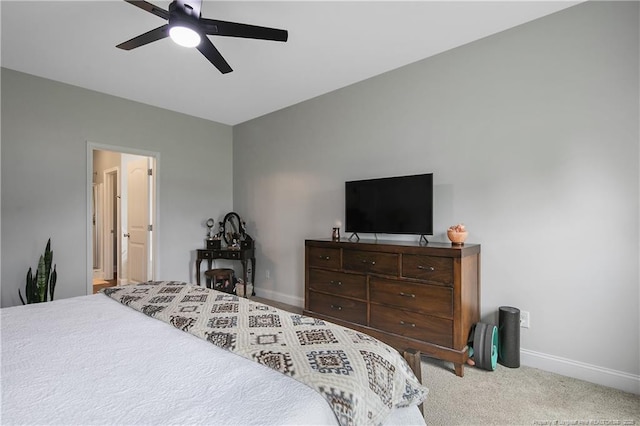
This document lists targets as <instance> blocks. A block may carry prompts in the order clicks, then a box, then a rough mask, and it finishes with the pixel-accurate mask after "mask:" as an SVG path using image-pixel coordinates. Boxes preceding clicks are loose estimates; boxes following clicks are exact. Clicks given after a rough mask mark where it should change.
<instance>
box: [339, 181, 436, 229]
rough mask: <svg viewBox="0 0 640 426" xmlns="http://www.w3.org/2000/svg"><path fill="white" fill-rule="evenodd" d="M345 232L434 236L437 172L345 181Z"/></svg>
mask: <svg viewBox="0 0 640 426" xmlns="http://www.w3.org/2000/svg"><path fill="white" fill-rule="evenodd" d="M345 231H346V232H352V233H356V234H358V233H374V234H418V235H433V173H428V174H421V175H412V176H396V177H387V178H379V179H367V180H356V181H350V182H345Z"/></svg>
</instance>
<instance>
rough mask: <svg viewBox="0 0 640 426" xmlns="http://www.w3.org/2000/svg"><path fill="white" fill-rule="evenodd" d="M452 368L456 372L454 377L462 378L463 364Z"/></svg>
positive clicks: (454, 365)
mask: <svg viewBox="0 0 640 426" xmlns="http://www.w3.org/2000/svg"><path fill="white" fill-rule="evenodd" d="M453 368H454V369H455V370H456V376H459V377H464V364H453Z"/></svg>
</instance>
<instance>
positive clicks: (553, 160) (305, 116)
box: [233, 2, 640, 392]
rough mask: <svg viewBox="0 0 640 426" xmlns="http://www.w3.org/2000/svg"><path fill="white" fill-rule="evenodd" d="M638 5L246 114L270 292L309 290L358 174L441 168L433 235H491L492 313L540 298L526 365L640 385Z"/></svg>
mask: <svg viewBox="0 0 640 426" xmlns="http://www.w3.org/2000/svg"><path fill="white" fill-rule="evenodd" d="M638 17H639V11H638V3H637V2H602V3H600V2H588V3H584V4H581V5H578V6H575V7H572V8H569V9H567V10H565V11H562V12H559V13H557V14H554V15H550V16H548V17H546V18H543V19H540V20H537V21H534V22H531V23H528V24H525V25H522V26H520V27H517V28H514V29H511V30H509V31H505V32H503V33H500V34H497V35H495V36H492V37H488V38H486V39H483V40H480V41H477V42H474V43H471V44H469V45H466V46H463V47H460V48H457V49H454V50H451V51H449V52H446V53H443V54H440V55H438V56H435V57H432V58H429V59H426V60H423V61H421V62H418V63H415V64H412V65H409V66H407V67H404V68H401V69H398V70H395V71H392V72H389V73H387V74H384V75H381V76H378V77H375V78H372V79H370V80H367V81H363V82H360V83H358V84H355V85H352V86H349V87H346V88H344V89H340V90H337V91H335V92H332V93H330V94H327V95H324V96H321V97H318V98H315V99H312V100H310V101H307V102H304V103H301V104H298V105H295V106H293V107H290V108H287V109H284V110H281V111H278V112H275V113H272V114H269V115H267V116H264V117H261V118H258V119H255V120H252V121H250V122H247V123H243V124H241V125H238V126H235V127H234V129H233V139H234V208H235V210H236V211H238V212H239V213H240V214H241V215H243V216H244V217H246V218H247V222H248V224H250V228H253V229H255V234H256V235H255V236H256V239H257V245H258V268H257V272H258V279H257V282H256V284H257V291H258V294H260V295H265V296H269V297H272V298H275V299H280V300H283V301H287V302H290V303H296V304H299V305H301V304H302V303H303V287H304V274H303V268H304V256H303V254H304V249H303V247H304V246H303V244H304V239H305V238H328V237H330V232H331V227H332V226H333V225H334V223H335V222H336V220H343V216H344V215H343V209H344V189H343V188H344V182H345V181H346V180H350V179H360V178H370V177H382V176H392V175H405V174H412V173H423V172H433V173H434V180H435V209H436V210H435V223H434V226H435V229H436V235H435V236H434V238H433V240H438V241H446V237H445V234H444V233H445V230H446V228H447V227H448V226H449V225H453V224H455V223H458V222H464V223H465V224H466V225H467V227H468V229H469V232H470V236H469V242H476V243H481V244H482V313H483V320H484V321H487V322H496V321H497V315H496V312H497V309H498V307H499V306H503V305H511V306H516V307H519V308H520V309H522V310H526V311H529V312H530V313H531V328H530V329H522V334H521V347H522V349H523V358H522V359H523V364H524V363H526V364H529V365H534V366H540V367H542V368H545V369H549V370H554V371H558V372H562V373H565V374H569V375H574V376H578V377H583V378H587V379H589V380H592V381H596V382H601V383H604V384H608V385H611V386H616V387H620V388H624V389H627V390H633V391H635V392H640V385H639V384H640V380H639V377H640V376H639V375H638V373H640V365H639V362H638V360H639V359H640V351H639V341H640V330H639V323H640V319H639V313H638V312H639V302H640V295H639V278H640V277H639V243H640V241H639V223H638V220H639V216H640V212H639V207H638V201H639V193H640V189H639V146H638V145H639V130H638V116H639V107H638V104H639V86H638V74H639V69H638V62H639V54H638V51H639V45H638V38H639V37H638V36H639V34H638ZM406 238H408V239H413V240H417V237H410V236H407V237H406Z"/></svg>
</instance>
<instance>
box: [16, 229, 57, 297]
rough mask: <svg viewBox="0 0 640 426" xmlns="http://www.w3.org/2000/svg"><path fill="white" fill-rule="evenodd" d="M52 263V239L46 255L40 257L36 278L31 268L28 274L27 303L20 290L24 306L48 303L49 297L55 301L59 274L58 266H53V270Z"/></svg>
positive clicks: (19, 294) (46, 249)
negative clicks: (54, 295)
mask: <svg viewBox="0 0 640 426" xmlns="http://www.w3.org/2000/svg"><path fill="white" fill-rule="evenodd" d="M52 261H53V251H52V250H51V238H49V241H47V247H46V248H45V249H44V254H42V255H40V260H39V261H38V269H37V270H36V274H35V276H34V275H33V274H32V273H31V267H29V271H28V272H27V284H26V286H25V289H24V292H25V297H26V298H27V302H26V303H25V301H24V299H23V298H22V293H20V290H18V296H20V301H21V302H22V304H23V305H26V304H28V303H40V302H46V301H47V297H50V299H51V300H53V293H54V291H55V289H56V281H57V280H58V273H57V272H56V265H53V270H51V263H52Z"/></svg>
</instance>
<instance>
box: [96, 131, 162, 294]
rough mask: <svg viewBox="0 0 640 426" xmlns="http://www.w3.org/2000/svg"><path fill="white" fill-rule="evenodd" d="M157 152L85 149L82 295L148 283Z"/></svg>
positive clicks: (153, 247)
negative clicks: (84, 286) (86, 191)
mask: <svg viewBox="0 0 640 426" xmlns="http://www.w3.org/2000/svg"><path fill="white" fill-rule="evenodd" d="M158 157H159V154H158V153H153V152H143V151H139V150H133V149H127V148H122V147H114V146H108V145H99V144H93V143H88V145H87V176H88V185H87V186H88V188H90V189H91V194H90V195H91V197H90V198H88V201H89V203H88V204H89V207H90V208H89V209H88V210H87V211H88V212H89V214H88V219H87V224H88V225H87V226H88V230H89V232H88V234H87V235H88V238H87V239H88V241H87V247H88V250H89V253H88V254H87V258H88V262H87V263H88V266H87V269H88V273H87V277H88V279H87V294H91V293H95V292H97V291H98V290H100V289H102V288H105V287H111V286H115V285H125V284H134V283H139V282H144V281H148V280H152V279H154V277H155V276H156V267H157V265H156V264H155V263H156V262H155V259H156V258H157V241H158V239H157V237H156V235H155V234H156V231H157V208H156V205H157V183H156V182H157V174H158Z"/></svg>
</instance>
